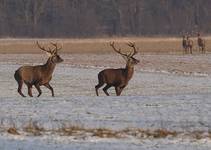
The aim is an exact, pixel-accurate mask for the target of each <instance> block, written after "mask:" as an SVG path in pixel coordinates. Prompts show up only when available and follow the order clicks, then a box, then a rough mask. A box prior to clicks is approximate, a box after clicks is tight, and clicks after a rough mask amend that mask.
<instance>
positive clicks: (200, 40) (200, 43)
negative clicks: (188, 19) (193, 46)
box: [197, 33, 205, 53]
mask: <svg viewBox="0 0 211 150" xmlns="http://www.w3.org/2000/svg"><path fill="white" fill-rule="evenodd" d="M197 37H198V38H197V43H198V47H199V51H201V53H205V40H204V39H203V38H202V37H201V35H200V33H198V34H197Z"/></svg>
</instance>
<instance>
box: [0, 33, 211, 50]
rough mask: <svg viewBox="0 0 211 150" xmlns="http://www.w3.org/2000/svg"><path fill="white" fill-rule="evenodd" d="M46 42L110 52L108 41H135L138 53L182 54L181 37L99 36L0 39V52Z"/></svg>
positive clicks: (210, 42)
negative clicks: (96, 37) (85, 37)
mask: <svg viewBox="0 0 211 150" xmlns="http://www.w3.org/2000/svg"><path fill="white" fill-rule="evenodd" d="M205 39H206V49H207V51H211V37H205ZM37 40H39V41H40V43H43V44H47V43H49V42H50V41H52V42H57V43H60V44H61V45H62V46H63V50H62V52H63V53H110V52H112V49H111V48H110V46H109V42H110V41H115V42H116V43H118V44H120V46H121V48H122V49H123V50H126V49H128V47H127V46H126V45H125V44H124V43H126V42H128V41H132V42H135V43H136V45H137V47H138V49H139V52H140V53H153V54H159V53H167V54H182V46H181V40H182V39H181V38H173V37H169V38H133V37H131V38H100V39H0V53H1V54H12V53H14V54H17V53H41V51H40V50H39V49H38V48H37V46H36V44H35V42H36V41H37ZM193 40H194V53H198V47H197V43H196V38H194V39H193Z"/></svg>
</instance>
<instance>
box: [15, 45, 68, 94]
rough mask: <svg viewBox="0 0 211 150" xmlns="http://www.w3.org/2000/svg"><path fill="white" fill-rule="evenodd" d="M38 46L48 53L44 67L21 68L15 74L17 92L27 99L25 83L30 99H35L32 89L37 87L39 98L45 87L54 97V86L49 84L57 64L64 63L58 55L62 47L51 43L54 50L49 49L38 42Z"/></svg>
mask: <svg viewBox="0 0 211 150" xmlns="http://www.w3.org/2000/svg"><path fill="white" fill-rule="evenodd" d="M36 44H37V46H38V48H39V49H41V50H42V51H44V52H46V53H47V55H48V60H47V62H46V63H45V64H43V65H37V66H21V67H20V68H19V69H17V70H16V71H15V74H14V78H15V80H16V81H17V83H18V90H17V91H18V93H19V94H20V95H21V96H22V97H26V96H25V95H24V94H23V93H22V86H23V83H25V84H26V86H27V87H28V95H29V96H30V97H33V95H32V87H33V86H35V88H36V89H37V91H38V93H39V94H38V95H37V97H39V96H40V95H41V94H42V91H41V89H40V86H45V87H46V88H48V89H49V90H51V94H52V97H54V90H53V88H52V86H51V85H50V84H49V82H50V81H51V79H52V74H53V72H54V69H55V67H56V64H58V63H61V62H63V61H64V60H63V59H62V58H61V57H60V56H59V55H58V51H59V50H61V49H62V46H61V47H58V44H57V43H51V44H52V45H53V48H50V47H48V49H47V48H45V47H44V46H41V45H40V44H39V42H38V41H37V42H36Z"/></svg>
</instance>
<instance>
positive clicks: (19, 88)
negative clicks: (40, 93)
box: [18, 80, 26, 97]
mask: <svg viewBox="0 0 211 150" xmlns="http://www.w3.org/2000/svg"><path fill="white" fill-rule="evenodd" d="M22 86H23V80H20V81H18V93H19V94H20V95H21V96H22V97H26V96H25V95H24V94H23V93H22V91H21V89H22Z"/></svg>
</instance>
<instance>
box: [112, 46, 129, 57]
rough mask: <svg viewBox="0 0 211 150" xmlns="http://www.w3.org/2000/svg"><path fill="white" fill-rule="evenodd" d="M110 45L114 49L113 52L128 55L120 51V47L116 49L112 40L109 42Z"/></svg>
mask: <svg viewBox="0 0 211 150" xmlns="http://www.w3.org/2000/svg"><path fill="white" fill-rule="evenodd" d="M110 46H111V47H112V48H113V49H114V51H115V52H117V53H119V54H120V55H123V56H126V57H128V55H127V54H124V53H122V52H121V49H120V48H119V49H116V48H115V46H114V42H110Z"/></svg>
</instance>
